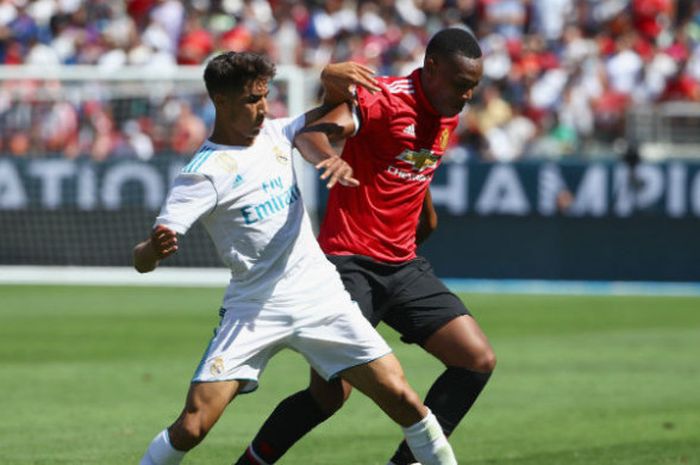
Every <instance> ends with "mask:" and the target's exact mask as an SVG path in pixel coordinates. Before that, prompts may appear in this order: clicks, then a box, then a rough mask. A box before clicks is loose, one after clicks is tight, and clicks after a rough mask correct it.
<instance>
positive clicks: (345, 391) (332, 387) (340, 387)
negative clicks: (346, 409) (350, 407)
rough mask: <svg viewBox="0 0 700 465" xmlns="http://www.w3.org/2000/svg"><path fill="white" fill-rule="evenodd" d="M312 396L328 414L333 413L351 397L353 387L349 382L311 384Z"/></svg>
mask: <svg viewBox="0 0 700 465" xmlns="http://www.w3.org/2000/svg"><path fill="white" fill-rule="evenodd" d="M309 391H310V392H311V396H312V397H313V398H314V400H315V401H316V403H317V404H318V406H319V407H320V408H321V410H323V412H324V413H326V414H327V415H333V414H334V413H335V412H337V411H338V410H340V408H341V407H342V406H343V404H345V401H346V400H348V398H349V397H350V393H351V392H352V387H351V386H350V385H349V384H347V383H341V382H337V383H326V384H322V385H318V386H317V385H313V384H312V385H311V386H309Z"/></svg>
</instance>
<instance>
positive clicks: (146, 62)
mask: <svg viewBox="0 0 700 465" xmlns="http://www.w3.org/2000/svg"><path fill="white" fill-rule="evenodd" d="M446 25H451V26H454V25H457V26H460V25H466V26H468V27H470V28H471V29H472V30H473V31H474V32H475V33H476V35H477V36H478V38H479V39H480V42H481V43H482V45H483V48H484V52H485V60H484V76H485V77H484V84H487V85H484V86H483V88H484V89H486V88H487V87H489V86H488V84H493V85H495V86H497V87H498V88H499V90H500V92H501V94H502V99H503V100H505V101H506V102H508V104H509V105H510V106H511V107H512V116H511V118H514V119H518V121H517V122H514V125H513V126H520V127H525V126H523V125H521V124H519V123H527V122H526V121H524V120H523V119H522V118H527V119H528V120H529V121H530V122H531V123H532V124H533V125H535V126H538V131H539V132H540V133H541V134H545V135H546V134H548V131H547V128H545V127H544V126H543V123H544V122H545V121H544V118H545V117H548V115H549V114H552V113H556V115H557V116H556V118H558V121H559V124H566V127H568V128H573V129H574V131H575V133H576V134H575V135H576V139H577V140H578V141H579V142H584V143H585V142H586V141H588V140H590V139H591V137H592V134H594V132H592V131H591V129H590V128H591V124H590V118H589V116H587V115H590V114H592V113H595V115H596V119H595V121H594V125H593V127H595V128H598V129H600V133H599V134H601V135H603V139H604V140H608V139H609V140H612V139H614V138H617V137H620V136H621V135H622V132H621V131H622V130H623V128H624V118H623V117H624V114H625V112H626V110H627V108H628V106H629V105H637V104H653V103H656V102H663V101H668V100H675V99H684V100H693V101H697V100H698V98H699V97H698V86H699V83H700V3H698V2H697V1H695V2H693V1H692V0H679V1H672V0H626V1H618V0H597V1H595V2H591V1H583V2H575V1H573V0H528V1H522V0H498V1H493V0H451V1H444V0H426V1H422V2H414V1H412V0H407V1H381V2H369V1H360V0H350V1H341V0H333V1H329V2H318V1H311V0H305V1H292V0H253V1H245V2H215V1H209V2H207V1H205V2H182V1H179V0H93V1H85V0H70V1H65V0H63V1H53V0H46V1H40V2H31V1H28V0H5V1H1V2H0V63H2V64H7V65H20V64H37V65H42V66H56V65H57V64H59V63H60V64H86V65H100V66H102V67H104V68H107V69H110V70H116V69H118V68H121V67H123V66H127V65H141V66H149V67H152V68H153V69H165V68H168V67H172V66H174V65H175V64H176V63H179V64H190V65H199V64H201V63H202V62H203V61H204V60H205V59H206V58H207V57H208V56H210V55H211V54H212V53H213V52H215V51H217V50H235V51H255V52H258V53H265V54H268V55H270V56H271V57H273V58H274V59H276V61H277V62H279V63H280V64H290V65H298V66H302V67H311V68H319V67H321V66H323V65H325V64H326V63H328V62H329V61H340V60H354V61H358V62H361V63H365V64H367V65H369V66H371V67H373V68H375V69H376V70H377V71H378V73H379V74H398V75H403V74H406V72H407V70H410V69H413V68H414V67H415V66H416V63H417V62H418V61H419V59H420V57H421V56H422V54H423V52H424V48H425V45H426V42H427V38H428V37H429V36H430V35H431V33H432V32H434V31H436V30H437V29H441V28H443V27H444V26H446ZM601 70H602V72H601ZM579 92H583V94H582V95H580V96H579V94H578V93H579ZM102 95H103V97H100V98H101V99H102V101H101V103H100V105H101V107H102V108H103V109H105V111H107V112H108V113H109V107H111V106H113V104H112V101H111V100H110V97H109V96H108V94H107V93H105V92H102ZM172 97H173V98H187V99H189V98H190V97H189V96H188V97H182V96H180V94H179V93H178V92H173V94H172ZM476 97H477V100H479V99H478V95H477V96H476ZM12 98H13V99H16V100H13V102H16V103H13V105H14V106H18V107H25V106H26V107H27V109H26V111H25V110H22V111H25V113H27V114H30V115H34V116H32V118H35V120H32V121H29V122H28V123H27V124H28V126H27V127H26V128H23V129H22V130H26V131H28V130H29V129H28V127H30V126H31V125H35V124H38V119H37V118H39V116H37V115H38V112H37V111H35V110H32V108H34V106H35V105H36V103H33V101H30V100H28V98H25V96H21V95H20V96H17V95H16V94H15V95H13V96H12ZM90 98H92V97H90ZM483 100H484V101H486V100H488V99H483ZM70 104H71V105H73V107H74V110H75V111H76V112H80V111H81V108H80V106H81V105H82V103H80V102H71V103H70ZM277 107H279V111H282V110H283V107H282V106H281V105H277ZM474 109H475V110H476V111H477V112H478V111H479V103H478V102H475V104H474ZM158 110H159V103H157V102H154V103H153V104H152V105H151V106H150V110H149V111H150V115H149V119H150V123H149V124H150V125H151V130H152V131H154V132H152V133H151V132H150V131H149V132H147V133H146V134H147V135H148V136H149V137H150V138H151V142H152V144H153V146H154V150H155V151H158V150H161V149H162V150H169V149H170V147H169V146H170V144H171V142H170V140H171V139H172V136H171V135H170V134H164V133H162V132H163V131H168V130H169V129H168V128H169V127H171V126H170V125H171V123H172V122H169V121H164V119H165V116H164V115H161V114H159V113H158ZM576 112H580V114H581V115H584V117H582V118H581V119H580V120H576V119H575V118H574V120H575V123H574V124H573V125H572V123H571V120H572V118H571V116H570V115H573V114H575V113H576ZM140 116H141V115H140V114H124V113H123V112H122V111H121V110H120V111H119V112H116V113H114V118H115V119H116V120H117V121H118V126H119V127H121V126H123V123H124V122H125V121H128V120H129V119H137V118H139V117H140ZM200 118H201V115H200ZM550 120H551V119H550ZM582 121H583V122H582ZM79 126H80V128H79V132H80V133H83V134H89V133H92V131H93V130H94V128H93V122H92V117H87V118H80V119H79ZM507 126H510V121H506V122H504V123H503V124H501V125H498V126H497V127H499V128H500V129H505V128H506V127H507ZM526 126H529V125H527V124H526ZM554 126H555V127H556V126H558V124H555V125H554ZM464 128H465V129H464V130H465V131H467V134H471V133H472V132H471V129H466V128H467V126H464ZM17 129H18V128H17V127H16V126H3V127H0V137H2V138H3V139H4V140H5V141H9V140H10V139H11V137H10V136H11V135H12V134H15V133H16V132H15V131H16V130H17ZM479 131H480V130H479ZM542 131H544V132H542ZM516 132H517V131H516ZM503 133H504V134H506V135H505V136H504V137H505V139H503V140H504V141H506V142H507V143H510V144H511V145H513V146H515V145H518V141H517V140H516V139H517V137H516V136H514V135H513V134H511V133H510V132H509V131H504V132H503ZM100 134H101V136H100V137H99V143H96V144H95V145H97V146H99V147H101V149H100V151H99V153H98V154H93V155H92V156H93V157H96V158H99V159H101V158H104V157H109V156H110V155H109V154H110V153H111V152H112V151H113V149H109V150H107V149H105V148H106V147H109V146H114V144H112V143H107V141H108V140H110V137H107V136H106V133H102V132H100ZM482 136H485V134H483V133H482ZM595 137H598V136H597V135H596V136H595ZM30 139H32V137H30ZM83 139H84V137H83ZM32 140H33V139H32ZM52 140H53V141H55V140H56V139H55V138H52ZM81 140H82V139H81ZM456 140H458V141H462V142H457V143H461V144H463V143H464V142H463V141H464V137H458V138H456ZM47 141H48V139H46V138H41V137H38V138H36V140H33V141H32V143H31V144H30V145H31V146H32V148H36V150H37V151H38V152H41V153H45V152H47V151H49V150H53V148H52V147H55V142H51V144H49V145H52V147H48V146H47V143H48V142H47ZM20 145H21V144H20ZM79 145H80V147H81V148H80V151H83V150H88V149H87V147H88V146H89V145H90V144H88V143H83V142H81V143H80V144H79ZM4 147H5V148H7V147H9V145H8V143H7V142H6V143H5V145H4ZM580 147H582V149H584V150H585V145H584V146H580ZM63 150H66V151H68V152H70V155H69V156H74V149H73V148H69V147H68V146H66V147H65V148H64V149H63Z"/></svg>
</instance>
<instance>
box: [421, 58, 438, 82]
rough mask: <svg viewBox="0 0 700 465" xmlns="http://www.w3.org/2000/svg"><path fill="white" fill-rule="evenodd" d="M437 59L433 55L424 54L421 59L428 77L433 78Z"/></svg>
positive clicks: (435, 72)
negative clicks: (423, 57)
mask: <svg viewBox="0 0 700 465" xmlns="http://www.w3.org/2000/svg"><path fill="white" fill-rule="evenodd" d="M437 68H438V64H437V60H436V59H435V57H434V56H426V57H425V60H424V61H423V69H424V70H425V72H426V73H427V74H428V76H429V77H431V78H434V77H435V76H436V75H437Z"/></svg>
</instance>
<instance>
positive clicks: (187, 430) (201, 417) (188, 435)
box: [169, 381, 241, 450]
mask: <svg viewBox="0 0 700 465" xmlns="http://www.w3.org/2000/svg"><path fill="white" fill-rule="evenodd" d="M240 387H241V383H240V382H238V381H218V382H211V383H191V384H190V388H189V390H188V391H187V399H186V400H185V407H184V408H183V409H182V412H181V413H180V416H179V417H178V419H177V420H176V421H175V423H174V424H173V425H172V426H171V427H170V428H169V432H170V436H171V438H170V439H171V441H172V442H173V444H174V445H175V446H176V447H179V448H180V449H182V450H189V449H190V448H192V447H194V446H195V445H196V444H197V443H199V442H200V441H201V440H202V439H203V438H204V436H206V434H207V432H208V431H209V430H210V429H211V428H212V427H213V426H214V424H215V423H216V422H217V421H218V420H219V418H220V417H221V415H222V414H223V412H224V410H225V409H226V406H227V405H228V404H229V402H231V401H232V400H233V399H234V397H235V396H236V394H237V393H238V392H239V390H240Z"/></svg>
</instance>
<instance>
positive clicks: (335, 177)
mask: <svg viewBox="0 0 700 465" xmlns="http://www.w3.org/2000/svg"><path fill="white" fill-rule="evenodd" d="M354 132H355V121H354V119H353V117H352V112H351V108H350V105H349V104H347V103H343V104H340V105H338V106H337V107H335V108H334V109H333V110H331V111H330V112H328V113H327V114H326V115H324V116H322V117H321V118H319V119H317V120H316V121H315V122H313V123H311V124H309V125H308V126H306V127H305V128H304V129H302V130H301V131H300V132H299V134H297V136H296V138H295V139H294V145H295V146H296V147H297V148H298V149H299V151H300V152H301V155H302V156H303V157H304V159H305V160H306V161H308V162H309V163H312V164H313V165H314V166H315V167H316V169H318V170H322V171H323V172H322V174H321V179H322V180H324V181H325V180H327V181H328V182H327V187H328V188H329V189H330V188H331V187H333V186H334V185H335V184H336V183H340V184H341V185H343V186H347V187H356V186H358V185H359V184H360V183H359V181H358V180H357V179H355V178H353V177H352V175H353V172H352V167H351V166H350V165H348V164H347V162H345V160H343V159H342V158H340V156H339V155H338V153H337V152H336V150H335V149H334V148H333V146H332V143H333V142H336V141H339V140H342V139H345V138H347V137H349V136H351V135H352V134H353V133H354Z"/></svg>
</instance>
